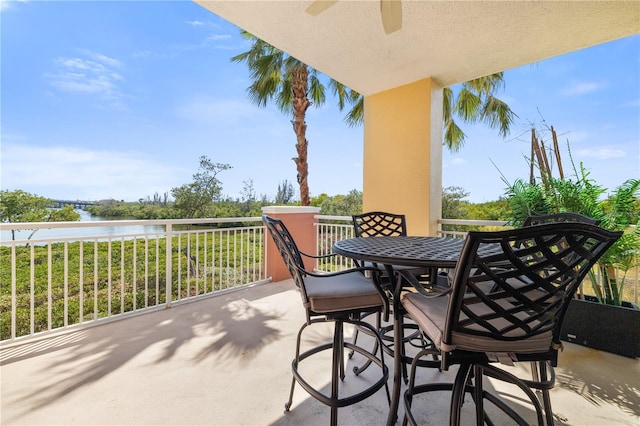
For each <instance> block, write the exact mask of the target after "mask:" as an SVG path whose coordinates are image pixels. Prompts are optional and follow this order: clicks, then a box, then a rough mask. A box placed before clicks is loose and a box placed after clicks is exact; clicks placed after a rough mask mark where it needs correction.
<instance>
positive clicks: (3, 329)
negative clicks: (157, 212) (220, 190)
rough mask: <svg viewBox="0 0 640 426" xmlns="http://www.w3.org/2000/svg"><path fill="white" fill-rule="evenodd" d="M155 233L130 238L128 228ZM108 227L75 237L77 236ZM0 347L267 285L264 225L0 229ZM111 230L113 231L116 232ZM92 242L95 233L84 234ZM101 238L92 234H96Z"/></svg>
mask: <svg viewBox="0 0 640 426" xmlns="http://www.w3.org/2000/svg"><path fill="white" fill-rule="evenodd" d="M132 226H133V227H137V228H140V227H141V226H145V227H155V228H156V229H159V230H158V231H153V232H145V233H127V229H131V227H132ZM105 227H111V228H110V231H109V232H108V234H96V235H91V236H84V237H81V236H77V234H78V229H80V228H82V229H85V230H87V228H89V229H90V228H100V229H105ZM19 229H29V230H40V229H56V230H57V231H58V233H62V232H63V231H68V233H69V234H75V235H76V236H69V237H55V238H38V233H37V232H36V233H35V234H33V236H34V237H35V238H31V239H22V240H4V241H2V244H1V246H0V262H1V263H0V264H1V265H2V266H1V268H0V319H1V321H0V340H13V339H16V338H21V337H25V336H32V335H38V334H40V333H43V332H50V331H53V330H59V329H65V328H68V327H71V326H78V325H83V324H88V323H92V322H96V321H104V320H108V319H113V318H117V317H121V316H123V315H130V314H135V313H140V312H143V311H149V310H153V309H158V308H162V307H169V306H171V304H172V303H176V302H181V301H186V300H190V299H193V298H196V297H202V296H208V295H212V294H216V293H219V292H220V291H223V290H227V289H232V288H237V287H240V286H245V285H247V284H251V283H256V282H260V281H263V280H265V264H264V231H263V229H264V228H263V225H262V222H261V218H259V217H257V218H256V217H253V218H221V219H180V220H144V221H142V220H135V221H102V222H55V223H54V222H46V223H13V224H0V230H3V231H12V230H19ZM114 230H115V231H114ZM87 231H88V232H86V234H90V233H91V232H90V231H89V230H87ZM94 234H95V233H94Z"/></svg>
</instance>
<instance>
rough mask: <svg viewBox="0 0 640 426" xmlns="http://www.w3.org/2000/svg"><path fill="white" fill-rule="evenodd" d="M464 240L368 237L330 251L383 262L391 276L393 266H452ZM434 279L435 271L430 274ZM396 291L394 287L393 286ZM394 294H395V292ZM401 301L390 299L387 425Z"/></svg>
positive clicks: (396, 376)
mask: <svg viewBox="0 0 640 426" xmlns="http://www.w3.org/2000/svg"><path fill="white" fill-rule="evenodd" d="M463 244H464V239H460V238H444V237H417V236H411V237H370V238H362V237H359V238H350V239H345V240H341V241H337V242H336V243H335V244H334V245H333V252H334V253H337V254H339V255H342V256H345V257H348V258H351V259H355V260H359V261H368V262H373V263H377V264H382V265H384V266H385V268H386V269H387V272H388V273H389V276H390V277H393V276H394V275H393V274H394V271H393V268H394V266H396V265H397V266H412V267H424V268H432V269H437V268H454V267H455V266H456V263H457V261H458V258H459V257H460V251H461V250H462V245H463ZM431 279H432V280H435V279H436V274H434V273H432V274H431ZM396 290H397V289H396ZM394 293H397V292H396V291H394ZM401 310H402V309H401V305H400V300H399V298H398V297H394V298H393V322H394V327H393V329H394V346H393V347H394V357H393V359H394V373H393V390H392V397H391V406H390V408H389V416H388V417H387V425H393V424H395V422H396V419H397V416H398V404H399V401H400V388H401V386H402V383H401V381H402V374H401V368H402V353H401V351H399V350H397V348H400V347H401V344H402V337H403V336H402V333H398V332H396V331H397V330H400V329H401V324H402V312H401Z"/></svg>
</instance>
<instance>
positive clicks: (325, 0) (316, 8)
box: [305, 0, 338, 16]
mask: <svg viewBox="0 0 640 426" xmlns="http://www.w3.org/2000/svg"><path fill="white" fill-rule="evenodd" d="M336 3H338V0H316V1H314V2H313V3H311V4H310V5H309V6H308V7H307V8H306V9H305V11H306V12H307V13H308V14H309V15H311V16H316V15H319V14H321V13H322V12H324V11H325V10H327V9H329V8H330V7H331V6H333V5H334V4H336Z"/></svg>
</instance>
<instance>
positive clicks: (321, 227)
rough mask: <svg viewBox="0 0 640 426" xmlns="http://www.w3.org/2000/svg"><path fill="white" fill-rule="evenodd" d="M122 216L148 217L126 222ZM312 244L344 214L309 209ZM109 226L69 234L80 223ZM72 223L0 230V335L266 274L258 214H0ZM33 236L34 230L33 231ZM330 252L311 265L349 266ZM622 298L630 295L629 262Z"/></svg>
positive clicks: (479, 224)
mask: <svg viewBox="0 0 640 426" xmlns="http://www.w3.org/2000/svg"><path fill="white" fill-rule="evenodd" d="M439 224H440V228H441V231H439V235H441V236H449V237H456V238H461V237H464V235H465V234H466V232H467V231H468V230H470V229H484V230H490V229H491V230H495V229H500V228H502V227H504V225H505V222H501V221H471V220H450V219H445V220H440V221H439ZM131 226H137V227H141V226H145V227H151V226H155V229H156V230H154V231H149V232H142V233H140V232H130V231H127V230H128V229H131V228H130V227H131ZM315 226H316V235H317V241H318V254H320V255H323V254H329V253H331V248H332V246H333V244H334V243H335V242H336V241H338V240H342V239H345V238H352V237H353V227H352V225H351V217H349V216H326V215H317V216H315ZM96 227H100V228H104V227H112V229H115V231H110V232H108V233H104V234H101V235H92V236H85V237H79V236H77V231H78V229H80V228H96ZM51 228H54V229H57V230H75V231H76V232H75V233H73V232H72V233H71V234H74V235H76V236H64V237H55V238H54V237H51V238H31V239H22V240H3V241H2V242H1V244H0V341H7V340H15V339H22V338H26V337H29V336H36V335H40V334H43V333H48V332H51V331H57V330H61V329H62V330H63V329H67V328H70V327H77V326H82V325H92V324H94V323H97V322H100V321H108V320H110V319H118V318H121V317H123V316H127V315H132V314H138V313H142V312H147V311H150V310H154V309H161V308H165V307H170V306H171V304H172V303H180V302H183V301H189V300H194V299H196V298H200V297H207V296H211V295H214V294H219V293H220V292H221V291H225V290H229V289H234V288H239V287H243V286H247V285H249V284H253V283H258V282H263V281H267V280H269V277H267V276H266V275H267V271H266V263H265V261H264V259H265V256H266V253H265V250H266V248H265V244H264V243H265V233H264V227H263V225H262V222H261V218H259V217H248V218H220V219H180V220H135V221H105V222H56V223H53V222H46V223H15V224H0V230H2V231H11V230H18V229H30V230H39V229H51ZM34 237H38V233H37V232H36V233H35V234H34ZM352 266H353V263H352V261H351V260H350V259H346V258H344V257H341V256H335V257H333V258H331V260H329V261H323V262H318V264H317V265H316V268H317V269H318V270H321V271H334V270H339V269H344V268H348V267H352ZM627 288H629V289H630V292H629V291H628V292H627V294H629V295H630V297H629V298H627V299H626V300H630V301H633V302H635V303H636V304H637V303H638V298H639V294H638V268H636V269H635V270H634V271H632V272H630V274H628V276H627Z"/></svg>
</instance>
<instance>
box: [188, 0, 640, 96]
mask: <svg viewBox="0 0 640 426" xmlns="http://www.w3.org/2000/svg"><path fill="white" fill-rule="evenodd" d="M196 3H198V4H200V5H202V6H204V7H205V8H207V9H209V10H211V11H212V12H213V13H215V14H216V15H219V16H220V17H222V18H224V19H226V20H228V21H230V22H232V23H233V24H235V25H237V26H239V27H241V28H243V29H245V30H247V31H249V32H250V33H252V34H254V35H256V36H258V37H260V38H261V39H263V40H265V41H267V42H269V43H271V44H273V45H274V46H276V47H277V48H279V49H280V50H283V51H285V52H287V53H288V54H290V55H292V56H295V57H296V58H298V59H299V60H301V61H303V62H305V63H306V64H308V65H310V66H311V67H313V68H316V69H317V70H319V71H321V72H323V73H325V74H327V75H329V76H331V77H332V78H334V79H336V80H338V81H340V82H342V83H344V84H346V85H347V86H349V87H351V88H353V89H355V90H357V91H359V92H360V93H362V94H365V95H370V94H373V93H378V92H381V91H383V90H387V89H391V88H394V87H398V86H401V85H404V84H408V83H411V82H414V81H417V80H421V79H424V78H426V77H432V78H434V79H435V80H436V81H438V82H439V83H440V84H442V85H443V86H449V85H452V84H456V83H460V82H463V81H467V80H470V79H473V78H476V77H481V76H484V75H488V74H491V73H494V72H498V71H504V70H507V69H510V68H514V67H518V66H521V65H525V64H529V63H533V62H536V61H540V60H542V59H546V58H549V57H552V56H556V55H561V54H563V53H567V52H571V51H575V50H579V49H582V48H585V47H589V46H593V45H596V44H600V43H604V42H607V41H611V40H615V39H618V38H622V37H625V36H629V35H632V34H637V33H639V32H640V1H637V0H634V1H631V2H625V1H411V0H404V1H403V2H402V21H403V22H402V29H401V30H400V31H396V32H394V33H392V34H389V35H386V34H385V33H384V30H383V27H382V20H381V16H380V4H379V2H378V1H377V0H339V1H338V2H337V3H335V4H333V5H332V6H331V7H329V8H328V9H327V10H326V11H324V12H322V13H321V14H319V15H318V16H311V15H310V14H308V13H307V12H305V9H306V8H307V6H309V5H310V4H311V3H313V1H295V0H292V1H228V0H227V1H218V0H215V1H204V0H196ZM603 65H604V64H603Z"/></svg>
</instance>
